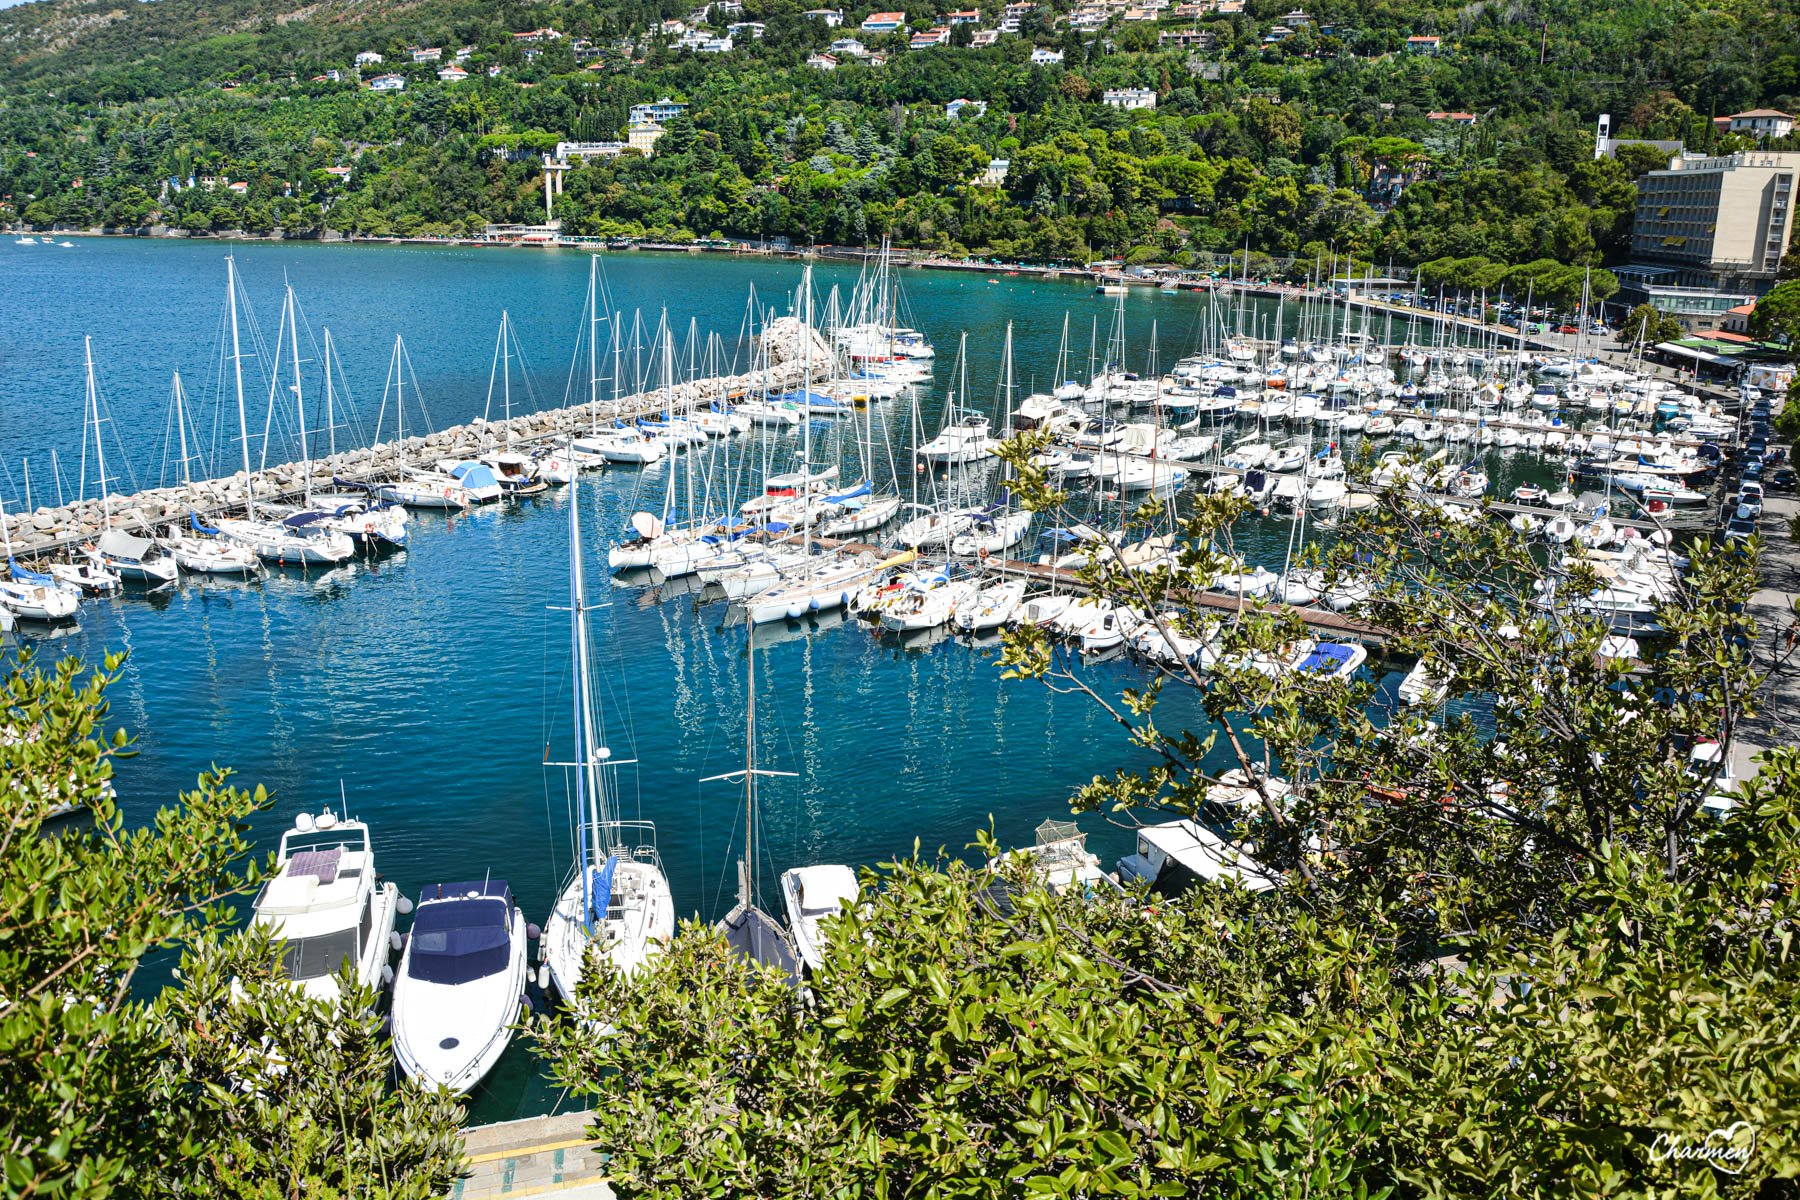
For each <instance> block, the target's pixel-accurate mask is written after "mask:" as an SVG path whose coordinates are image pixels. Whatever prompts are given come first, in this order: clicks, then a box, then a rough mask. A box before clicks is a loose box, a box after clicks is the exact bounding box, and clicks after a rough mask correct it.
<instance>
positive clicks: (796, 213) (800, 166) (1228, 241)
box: [0, 0, 1800, 266]
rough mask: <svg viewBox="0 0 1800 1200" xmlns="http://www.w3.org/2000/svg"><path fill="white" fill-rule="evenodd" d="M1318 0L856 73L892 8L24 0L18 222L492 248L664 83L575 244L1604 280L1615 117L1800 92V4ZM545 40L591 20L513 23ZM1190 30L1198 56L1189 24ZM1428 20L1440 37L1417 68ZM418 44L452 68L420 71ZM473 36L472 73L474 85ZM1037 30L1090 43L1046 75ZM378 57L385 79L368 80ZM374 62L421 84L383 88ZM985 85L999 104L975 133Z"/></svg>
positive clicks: (15, 97) (1641, 163)
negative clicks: (1607, 153)
mask: <svg viewBox="0 0 1800 1200" xmlns="http://www.w3.org/2000/svg"><path fill="white" fill-rule="evenodd" d="M933 3H934V4H935V5H936V6H937V9H938V10H941V11H927V10H923V9H918V8H913V9H908V10H907V16H908V19H909V25H910V27H911V29H912V30H921V29H926V28H930V27H931V26H933V25H934V24H938V23H940V22H941V21H942V19H943V17H942V14H943V13H947V12H948V11H949V8H950V6H949V5H945V4H942V3H940V2H939V0H933ZM1287 3H1288V0H1250V3H1248V4H1247V5H1246V6H1244V7H1245V8H1246V11H1244V12H1239V13H1231V14H1220V13H1218V12H1216V11H1210V10H1211V9H1212V7H1213V5H1212V3H1211V2H1209V3H1207V4H1202V5H1198V6H1195V7H1197V8H1198V9H1200V10H1203V11H1200V12H1199V15H1197V16H1195V15H1192V14H1191V13H1184V14H1183V16H1182V17H1181V19H1179V20H1174V19H1171V20H1167V21H1161V22H1158V21H1156V20H1154V19H1139V20H1132V21H1127V20H1125V17H1126V16H1127V14H1126V13H1125V12H1123V11H1121V10H1118V9H1113V10H1111V12H1110V15H1109V16H1108V18H1107V23H1106V24H1105V25H1104V26H1103V27H1102V28H1099V29H1094V30H1089V31H1085V32H1083V31H1077V30H1074V29H1071V28H1070V27H1069V23H1068V17H1069V15H1070V12H1069V3H1068V0H1049V2H1047V3H1045V4H1043V5H1042V6H1040V7H1038V8H1036V9H1034V10H1032V11H1030V12H1028V13H1026V14H1024V16H1023V17H1022V18H1021V19H1020V20H1019V30H1018V32H1017V33H1016V34H1006V35H1002V36H1000V37H999V38H998V40H997V41H994V42H993V43H992V44H991V45H987V46H983V47H976V46H974V45H971V44H969V43H970V42H971V41H972V38H971V34H972V32H973V30H972V29H971V28H970V27H968V26H959V27H957V28H956V29H955V31H954V36H953V37H952V39H951V42H950V44H947V45H944V46H939V47H935V48H931V49H922V50H910V49H907V34H908V30H904V29H903V30H902V31H900V32H897V33H889V34H881V35H858V36H860V37H861V38H862V41H863V42H864V43H865V45H866V48H867V50H868V51H869V52H870V53H871V54H872V55H879V56H883V57H884V58H885V61H880V62H878V61H875V60H873V59H864V58H859V57H854V56H849V55H846V56H842V61H841V62H840V63H839V65H838V66H837V68H836V69H835V70H832V71H824V70H820V69H818V68H817V67H813V66H808V65H807V59H808V57H809V55H812V54H814V53H817V52H819V51H822V50H823V49H825V48H826V47H827V46H828V45H829V44H830V43H831V42H832V41H834V40H835V39H837V38H840V37H843V36H846V35H849V34H853V33H855V29H856V26H857V25H858V24H859V23H860V21H861V19H862V18H863V17H864V16H865V15H867V11H868V10H866V9H851V10H846V11H845V14H844V15H845V20H844V25H843V27H842V28H830V27H828V26H827V24H826V22H825V21H823V20H820V19H817V18H808V17H805V16H804V15H803V7H802V5H800V4H797V3H794V0H743V3H742V5H741V8H739V7H737V6H735V5H732V6H729V7H731V8H733V9H734V11H732V12H730V13H729V15H728V14H727V12H726V11H725V10H726V8H727V7H728V6H726V5H719V4H715V5H712V6H711V7H710V8H709V9H708V11H707V12H706V13H705V14H704V16H701V14H697V13H695V12H692V11H690V8H689V6H688V5H687V4H686V3H684V2H682V0H622V2H619V3H604V2H603V3H597V4H595V3H575V2H557V3H544V4H506V5H501V6H498V7H493V6H477V5H473V4H469V3H464V2H460V0H428V2H426V3H422V4H417V5H406V6H398V5H396V6H392V7H384V6H381V5H365V4H352V3H348V2H347V0H332V2H328V3H324V4H312V5H307V6H305V7H304V8H292V9H290V8H287V7H285V6H284V5H283V4H282V3H281V0H223V2H219V0H155V2H153V3H140V4H133V5H130V6H127V7H124V8H119V7H111V6H109V5H108V4H106V3H102V2H100V0H37V2H36V3H28V4H23V5H20V6H18V7H16V8H13V9H8V10H4V11H0V220H4V221H10V222H15V223H21V222H22V223H28V224H32V225H49V224H51V223H61V224H66V225H71V226H80V227H88V226H96V225H99V226H107V227H116V228H139V227H145V226H150V225H154V224H164V225H168V226H172V227H178V228H183V229H187V230H190V231H193V232H206V231H215V230H239V229H241V230H245V231H248V232H252V233H259V232H267V231H272V230H276V229H280V230H283V231H285V232H287V233H289V234H296V233H309V232H314V231H318V230H320V229H322V228H329V229H332V230H336V231H341V232H346V233H363V234H374V235H398V236H421V235H424V236H430V235H463V234H470V233H475V232H478V231H479V230H480V229H481V227H482V226H483V225H484V224H487V223H489V222H524V221H533V220H541V219H542V214H543V191H542V189H543V183H542V170H541V165H540V164H541V155H542V153H543V152H544V151H545V150H546V149H550V148H552V147H554V145H555V143H556V142H557V141H559V140H562V139H574V140H594V139H610V138H616V137H620V136H622V134H623V130H624V126H625V125H626V121H627V111H628V109H629V107H630V106H631V105H633V104H639V103H644V102H648V101H652V100H655V99H658V98H660V97H663V96H670V97H674V98H676V99H678V100H681V101H684V102H685V103H687V105H688V106H689V107H688V109H687V111H686V113H684V114H683V115H682V116H681V117H679V118H676V119H675V120H673V121H671V122H669V123H668V125H667V128H666V130H665V132H664V134H663V136H662V138H661V139H660V140H659V141H658V142H657V143H656V144H655V147H654V149H653V151H652V152H651V153H650V154H649V155H647V156H646V155H644V154H641V153H638V152H637V151H627V152H626V153H625V154H624V155H622V156H621V157H618V158H609V159H592V160H588V161H585V162H583V163H581V164H580V165H578V166H576V167H575V168H574V169H572V170H570V171H569V173H568V176H567V179H566V191H565V194H564V195H563V196H562V197H561V198H560V199H559V201H558V204H559V207H558V210H557V214H556V215H557V217H558V218H559V219H560V220H561V222H562V225H563V228H564V230H565V231H568V232H573V233H580V234H591V235H600V236H648V237H655V238H658V239H675V240H680V239H688V238H699V237H709V236H724V237H737V238H759V237H787V238H790V239H792V240H793V241H794V242H796V243H834V244H852V245H858V244H866V243H869V242H871V241H876V240H879V238H880V237H881V236H882V235H883V234H889V235H891V236H892V237H893V238H894V240H895V241H896V242H898V243H900V244H902V245H908V246H915V247H923V248H933V249H941V250H945V251H949V252H969V253H977V254H983V255H991V256H995V257H1003V258H1019V259H1030V260H1037V261H1083V260H1089V259H1093V258H1098V257H1102V256H1108V255H1118V256H1124V257H1128V258H1130V259H1132V260H1134V261H1153V260H1175V261H1183V262H1188V263H1193V264H1196V265H1200V266H1207V265H1210V264H1211V263H1213V262H1215V261H1218V260H1219V259H1222V258H1223V257H1224V256H1227V255H1230V254H1232V253H1233V252H1242V251H1244V250H1246V249H1248V250H1250V251H1254V252H1260V253H1262V254H1267V255H1271V256H1278V257H1294V258H1299V259H1302V260H1306V261H1316V260H1317V259H1318V258H1319V257H1320V256H1321V255H1325V254H1332V253H1335V254H1337V255H1339V256H1340V257H1341V256H1343V255H1344V254H1346V253H1354V254H1355V255H1357V256H1358V258H1359V259H1361V260H1364V261H1369V262H1373V263H1375V264H1378V265H1382V266H1385V265H1386V264H1388V263H1394V264H1416V263H1420V262H1425V261H1429V260H1440V259H1446V258H1452V259H1468V258H1485V259H1491V260H1494V261H1496V262H1500V263H1511V264H1518V263H1527V262H1531V261H1534V260H1541V259H1553V260H1555V261H1557V262H1560V263H1564V264H1601V263H1613V262H1617V261H1621V260H1622V258H1623V256H1624V254H1625V251H1626V248H1627V246H1628V245H1629V239H1630V226H1631V215H1632V204H1633V199H1634V194H1635V189H1634V186H1633V180H1634V179H1635V178H1636V176H1637V175H1638V174H1640V173H1641V172H1642V171H1643V170H1645V169H1649V168H1651V167H1654V166H1656V165H1660V164H1659V163H1658V162H1657V161H1656V158H1657V156H1656V154H1655V153H1654V152H1650V151H1647V150H1645V149H1644V148H1630V149H1631V151H1632V152H1630V153H1627V154H1625V155H1624V156H1623V157H1622V158H1620V159H1601V160H1595V159H1594V157H1593V132H1592V129H1593V123H1594V119H1595V116H1596V115H1597V114H1598V113H1599V112H1601V111H1607V112H1610V113H1612V114H1613V120H1614V131H1615V134H1620V133H1623V134H1626V135H1639V136H1643V137H1652V138H1669V139H1681V140H1683V141H1684V142H1685V143H1686V144H1687V145H1688V146H1690V147H1692V148H1697V149H1709V150H1721V149H1731V148H1733V147H1734V146H1736V145H1742V144H1745V143H1743V142H1742V140H1741V138H1740V137H1739V136H1737V135H1731V134H1719V133H1717V132H1715V127H1714V124H1713V121H1712V117H1714V116H1715V115H1722V114H1729V113H1731V112H1733V111H1737V110H1739V109H1741V108H1747V107H1751V106H1754V105H1768V106H1772V107H1778V108H1785V109H1787V110H1793V109H1795V108H1797V107H1800V13H1797V12H1796V7H1797V6H1796V4H1795V0H1753V2H1745V3H1735V4H1731V5H1726V6H1722V7H1703V6H1701V5H1699V4H1694V3H1648V2H1642V0H1624V2H1621V3H1611V4H1601V5H1597V6H1594V5H1589V6H1582V5H1574V4H1569V3H1566V2H1561V0H1553V2H1550V3H1539V4H1534V5H1530V6H1526V5H1505V6H1503V5H1498V4H1491V3H1478V4H1473V5H1458V6H1447V5H1429V4H1428V5H1397V4H1392V3H1386V2H1383V0H1351V2H1347V3H1337V2H1334V3H1331V4H1329V5H1327V6H1325V7H1322V8H1320V9H1318V10H1316V11H1313V12H1311V13H1310V14H1308V18H1309V19H1308V20H1305V21H1296V22H1295V23H1294V25H1293V26H1292V27H1291V28H1292V32H1291V34H1285V33H1278V32H1277V27H1278V26H1280V23H1281V22H1282V21H1284V20H1287V19H1289V17H1291V16H1293V14H1289V13H1285V12H1284V11H1283V10H1284V9H1285V6H1286V4H1287ZM1173 12H1174V10H1173V9H1165V10H1162V12H1161V14H1160V15H1163V16H1168V15H1169V14H1171V13H1173ZM1131 15H1134V16H1138V17H1145V18H1154V17H1156V16H1157V15H1159V14H1158V13H1157V12H1155V11H1152V12H1150V13H1147V14H1146V13H1137V14H1131ZM998 16H999V10H998V8H997V7H996V8H993V9H989V10H986V11H985V12H984V16H983V21H982V24H984V25H987V26H990V27H991V26H992V25H993V24H994V23H995V20H996V19H997V17H998ZM696 17H700V18H701V20H702V21H704V25H700V26H697V27H698V28H705V29H708V30H710V31H712V32H715V33H719V34H722V33H724V32H725V29H726V26H727V24H728V23H730V22H738V21H752V20H753V21H756V22H759V23H761V24H762V25H763V27H764V28H763V34H762V36H761V37H759V38H753V37H750V36H748V31H741V33H742V36H739V37H738V38H736V39H735V41H734V45H733V49H732V50H730V51H729V52H727V53H723V54H700V53H696V52H695V51H694V49H692V48H682V47H679V46H677V45H675V44H673V41H672V39H671V38H669V37H665V36H663V35H662V34H660V33H658V32H657V27H658V23H659V22H662V21H665V20H671V19H681V20H685V21H689V22H692V21H694V20H695V18H696ZM546 27H548V28H551V29H554V30H556V31H557V32H558V33H559V34H560V35H561V36H558V37H553V38H552V37H546V38H544V39H542V40H540V41H535V42H528V41H526V40H525V39H520V38H516V37H514V36H512V35H514V34H515V33H519V32H522V31H529V30H535V29H541V28H546ZM1281 28H1282V29H1283V30H1285V29H1287V28H1290V27H1287V26H1282V27H1281ZM1177 32H1179V33H1183V34H1184V35H1185V36H1186V37H1187V39H1188V40H1189V41H1191V42H1194V44H1190V45H1177V44H1175V41H1174V39H1173V38H1172V37H1165V36H1163V35H1168V34H1173V33H1177ZM1426 35H1433V36H1436V37H1438V38H1439V39H1440V42H1439V43H1438V44H1437V45H1438V49H1437V52H1436V53H1430V54H1427V53H1412V52H1409V50H1408V42H1407V39H1408V38H1409V37H1416V36H1426ZM1278 36H1279V38H1280V40H1271V39H1272V38H1276V37H1278ZM1195 39H1198V41H1195ZM413 47H439V48H443V58H442V60H441V61H440V62H428V63H423V64H417V63H414V62H413V61H412V54H411V48H413ZM464 48H466V49H467V51H468V53H467V54H465V55H464V56H463V61H462V66H463V67H464V68H466V70H467V71H468V73H469V77H468V78H467V79H463V80H459V81H456V82H442V81H440V79H439V78H438V74H437V73H438V71H439V70H440V68H441V67H442V66H444V65H446V64H448V63H449V62H450V61H451V56H452V55H453V54H455V53H456V51H458V50H460V49H464ZM1034 48H1042V49H1046V50H1057V51H1061V52H1062V55H1063V60H1062V61H1061V62H1060V63H1035V62H1033V61H1031V59H1032V51H1033V49H1034ZM362 51H374V52H376V53H379V54H381V55H382V56H383V59H384V64H383V65H380V66H374V65H369V66H365V67H364V68H362V69H361V70H360V71H359V70H358V69H357V68H355V67H354V66H353V60H354V58H355V56H356V55H357V53H359V52H362ZM333 73H335V74H336V75H337V78H335V79H334V78H332V77H331V75H332V74H333ZM377 73H393V74H398V75H401V76H403V77H404V78H405V80H406V87H405V89H404V90H400V91H380V92H378V91H373V90H371V89H369V88H368V87H367V86H366V84H367V81H368V79H369V78H370V77H371V76H373V75H375V74H377ZM1126 87H1133V88H1145V89H1150V90H1152V91H1154V93H1155V95H1156V105H1155V107H1154V108H1153V109H1148V110H1139V111H1122V110H1120V109H1118V108H1115V107H1111V106H1109V105H1107V104H1106V103H1105V102H1104V100H1103V95H1104V92H1105V91H1106V90H1107V89H1109V88H1126ZM958 98H966V99H970V100H977V101H981V102H982V103H984V104H985V105H986V111H985V112H982V113H979V114H977V111H976V110H975V109H973V108H969V109H964V110H963V112H962V113H961V114H960V117H961V119H959V120H952V119H950V118H949V117H948V116H947V115H946V113H945V109H944V105H945V104H946V103H947V102H949V101H952V100H955V99H958ZM1434 114H1435V118H1436V119H1434ZM1445 114H1459V115H1460V119H1457V120H1449V119H1445ZM995 160H1003V161H1004V162H1005V163H1006V166H1005V167H1004V169H1003V174H1002V169H1001V168H999V167H998V165H996V166H995V167H994V169H993V170H992V171H990V164H991V163H994V161H995ZM984 176H987V179H986V180H985V181H984V178H983V177H984ZM234 184H237V185H241V186H239V187H235V188H234V187H233V186H232V185H234Z"/></svg>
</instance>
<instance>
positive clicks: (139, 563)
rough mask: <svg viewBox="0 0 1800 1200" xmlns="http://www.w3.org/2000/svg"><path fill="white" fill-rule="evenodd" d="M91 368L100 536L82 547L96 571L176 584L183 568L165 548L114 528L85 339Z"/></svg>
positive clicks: (90, 345) (90, 350) (90, 344)
mask: <svg viewBox="0 0 1800 1200" xmlns="http://www.w3.org/2000/svg"><path fill="white" fill-rule="evenodd" d="M81 341H82V347H83V354H84V357H85V360H86V364H87V408H88V421H89V423H90V424H92V425H93V428H94V461H95V463H96V465H97V467H98V469H99V472H100V513H101V520H100V530H101V531H100V536H99V537H98V538H97V539H95V540H94V541H93V542H92V543H90V544H89V545H86V546H84V547H82V549H83V552H84V553H85V554H86V555H87V558H88V561H89V562H91V563H92V564H93V565H94V566H95V567H97V568H99V569H100V570H102V571H105V572H107V573H109V574H112V575H116V576H118V577H119V578H120V579H132V580H138V581H140V582H143V583H150V584H164V583H173V582H174V581H175V578H176V576H177V575H178V574H179V573H180V568H178V567H177V566H176V565H175V562H174V560H173V559H171V558H169V556H168V555H166V554H164V553H163V552H162V548H161V547H159V546H158V545H157V544H156V543H155V542H152V541H150V540H149V539H147V538H141V537H134V536H132V535H131V534H129V533H125V532H124V531H122V530H118V529H114V528H113V527H112V500H111V497H110V496H109V494H108V492H107V490H106V489H107V483H108V482H109V481H108V480H107V478H106V443H105V441H104V440H103V439H102V438H101V436H100V387H99V383H98V381H97V380H96V378H95V376H94V339H93V338H91V337H84V338H82V339H81Z"/></svg>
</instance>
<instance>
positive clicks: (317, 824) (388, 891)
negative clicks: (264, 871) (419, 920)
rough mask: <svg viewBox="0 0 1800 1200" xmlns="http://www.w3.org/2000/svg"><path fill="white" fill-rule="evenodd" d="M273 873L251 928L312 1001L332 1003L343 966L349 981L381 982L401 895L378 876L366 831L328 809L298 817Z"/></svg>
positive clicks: (255, 909)
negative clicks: (272, 945)
mask: <svg viewBox="0 0 1800 1200" xmlns="http://www.w3.org/2000/svg"><path fill="white" fill-rule="evenodd" d="M275 860H276V871H275V873H274V874H273V875H271V876H270V877H269V879H268V881H267V882H265V883H264V884H263V887H262V891H260V892H259V893H257V896H256V900H255V902H254V904H253V905H252V908H251V911H252V913H253V916H252V918H251V923H252V924H253V925H256V926H259V927H264V928H267V929H268V930H269V932H270V933H271V934H272V935H273V937H274V938H275V940H276V941H277V942H278V943H280V946H281V969H282V972H283V973H284V974H285V975H286V976H287V978H288V979H289V980H290V981H291V982H292V983H293V984H294V985H295V986H296V987H298V988H299V989H300V990H301V991H302V992H304V993H305V994H306V995H307V996H309V997H311V998H313V999H318V1000H332V999H335V998H336V997H337V995H338V979H337V974H338V971H339V969H340V968H341V967H343V966H344V964H345V963H348V964H349V965H350V973H351V976H352V978H354V979H355V980H356V982H357V983H359V984H361V985H362V986H363V987H366V988H370V989H376V988H379V987H380V986H381V985H382V983H383V982H384V973H385V971H386V970H387V965H388V950H389V948H390V947H389V937H390V935H391V934H392V933H393V931H394V916H395V914H396V913H398V912H399V911H400V909H401V908H402V907H403V906H404V907H408V908H410V907H411V905H410V904H409V903H407V902H404V901H403V900H402V899H401V896H400V889H399V888H398V887H396V886H395V885H394V884H393V883H391V882H387V883H384V882H382V881H381V878H380V876H379V875H378V874H377V873H376V871H375V854H374V850H373V848H372V847H371V845H370V840H369V827H368V826H367V825H365V824H364V823H363V822H361V821H356V820H352V819H350V818H348V817H345V818H339V817H338V816H337V815H336V814H335V813H334V812H332V810H331V809H329V808H327V809H325V810H324V811H323V812H321V813H319V814H318V815H317V816H314V815H313V814H311V813H304V812H303V813H301V814H300V815H299V816H298V817H296V818H295V820H294V824H293V827H292V828H291V829H289V830H287V831H286V832H285V833H283V834H282V835H281V845H280V848H279V849H278V851H277V852H276V856H275Z"/></svg>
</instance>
